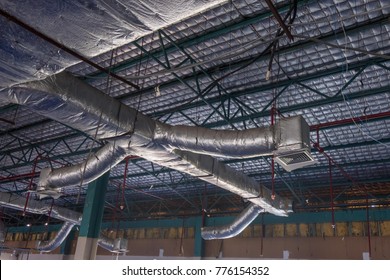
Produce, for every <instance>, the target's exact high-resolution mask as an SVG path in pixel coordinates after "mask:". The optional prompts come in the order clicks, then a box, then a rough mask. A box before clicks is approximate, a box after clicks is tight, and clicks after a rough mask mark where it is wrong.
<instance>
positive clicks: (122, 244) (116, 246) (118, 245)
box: [99, 235, 127, 254]
mask: <svg viewBox="0 0 390 280" xmlns="http://www.w3.org/2000/svg"><path fill="white" fill-rule="evenodd" d="M99 246H100V247H102V248H103V249H106V250H107V251H110V252H111V253H117V254H119V253H125V252H127V239H125V238H115V239H111V238H107V237H105V236H103V235H101V236H100V237H99Z"/></svg>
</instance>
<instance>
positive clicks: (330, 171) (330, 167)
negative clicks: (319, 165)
mask: <svg viewBox="0 0 390 280" xmlns="http://www.w3.org/2000/svg"><path fill="white" fill-rule="evenodd" d="M329 185H330V206H331V209H332V228H333V231H334V230H335V228H336V223H335V220H334V201H333V176H332V162H331V160H330V159H329ZM333 233H334V232H333Z"/></svg>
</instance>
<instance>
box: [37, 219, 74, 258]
mask: <svg viewBox="0 0 390 280" xmlns="http://www.w3.org/2000/svg"><path fill="white" fill-rule="evenodd" d="M73 226H74V224H73V223H70V222H65V223H64V224H63V225H62V227H61V228H60V230H59V231H58V232H57V234H56V236H55V237H54V238H53V239H52V240H49V241H38V242H37V245H36V248H37V250H39V251H41V252H51V251H53V250H55V249H56V248H58V247H59V246H60V245H61V244H62V242H64V240H65V239H66V237H68V235H69V233H70V232H71V231H72V228H73Z"/></svg>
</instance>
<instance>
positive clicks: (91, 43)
mask: <svg viewBox="0 0 390 280" xmlns="http://www.w3.org/2000/svg"><path fill="white" fill-rule="evenodd" d="M226 2H227V1H226V0H210V1H204V0H191V1H188V0H176V1H167V0H157V1H156V0H142V1H141V0H133V1H105V0H90V1H69V0H67V1H65V0H52V1H50V4H48V3H47V1H46V0H24V1H23V5H20V2H18V1H10V0H2V1H1V9H2V10H4V11H5V12H6V13H8V14H10V15H14V16H15V17H17V18H18V19H19V20H21V21H23V23H25V24H26V25H28V26H30V27H32V28H34V29H36V30H39V31H40V32H41V33H43V34H45V35H46V36H48V37H50V38H51V39H53V40H55V41H57V42H60V43H61V44H63V45H64V46H66V47H67V48H69V49H71V50H74V51H77V53H79V54H81V55H83V56H84V57H86V58H90V57H96V56H97V55H99V54H103V53H106V52H108V51H110V50H112V49H115V48H117V47H120V46H123V45H125V44H127V43H130V42H132V41H134V40H136V39H137V38H140V37H142V36H145V35H146V34H149V33H151V32H153V31H155V30H158V29H160V28H163V27H166V26H168V25H170V24H173V23H175V22H178V21H180V20H183V19H185V18H189V17H191V16H192V15H195V14H197V13H200V12H202V11H204V10H206V9H210V8H212V7H215V6H217V5H220V4H222V3H226ZM42 7H45V8H44V9H42ZM86 19H87V20H86ZM0 26H1V27H2V30H1V33H2V36H1V39H0V40H1V43H0V53H1V54H2V56H1V57H2V60H1V61H2V69H3V71H2V72H1V75H0V88H6V87H9V86H11V85H14V84H18V83H22V82H26V81H31V80H37V79H43V78H45V77H47V76H50V75H53V74H56V73H58V72H60V71H62V70H63V69H65V68H68V67H70V66H71V65H74V64H76V63H78V62H79V60H78V59H76V58H75V57H73V56H71V55H69V54H68V53H66V52H65V51H63V50H62V49H58V48H57V47H55V46H53V45H51V44H50V43H48V42H47V41H45V40H43V39H42V38H40V37H37V36H36V35H34V34H32V33H30V31H28V30H26V29H24V28H23V27H21V26H19V25H17V24H15V23H13V22H11V21H10V20H8V19H7V18H5V17H2V16H1V17H0Z"/></svg>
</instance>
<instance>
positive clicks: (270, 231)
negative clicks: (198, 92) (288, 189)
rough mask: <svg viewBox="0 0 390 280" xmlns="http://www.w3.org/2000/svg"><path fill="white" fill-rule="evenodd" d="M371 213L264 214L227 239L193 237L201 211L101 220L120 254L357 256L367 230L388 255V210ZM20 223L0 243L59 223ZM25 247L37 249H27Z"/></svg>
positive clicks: (23, 239)
mask: <svg viewBox="0 0 390 280" xmlns="http://www.w3.org/2000/svg"><path fill="white" fill-rule="evenodd" d="M370 213H371V220H370V223H369V227H368V223H367V222H365V221H364V218H365V214H366V213H365V211H360V212H359V211H348V212H345V211H344V212H338V213H336V214H337V215H336V217H337V218H338V219H339V220H341V219H344V220H347V221H346V222H341V221H338V222H337V223H336V225H335V227H332V225H331V223H329V222H328V221H329V217H328V214H329V213H315V214H307V213H306V214H294V215H291V216H290V217H289V218H288V221H289V222H290V223H281V221H286V219H283V218H278V217H275V216H272V215H268V216H265V217H264V220H263V221H262V219H257V220H255V222H254V223H252V224H251V225H250V226H249V227H248V228H246V229H245V230H244V231H243V232H242V233H241V234H240V235H239V236H237V237H235V238H232V239H226V240H212V241H202V240H201V239H199V238H196V237H199V234H200V226H201V224H202V223H201V222H202V219H201V218H202V217H193V218H185V219H179V218H177V219H169V220H168V219H167V220H147V221H129V222H123V223H121V225H122V226H123V227H124V228H122V229H119V230H114V229H112V228H113V225H112V224H105V225H103V227H104V228H105V230H103V233H104V234H105V235H107V236H108V237H110V238H118V237H123V238H126V239H128V250H129V251H128V252H127V253H126V256H123V257H121V258H139V257H145V258H156V257H159V255H160V256H161V255H162V256H163V257H170V258H183V257H184V258H194V257H195V258H199V255H198V253H199V252H200V250H199V248H200V247H201V245H202V243H203V248H204V250H203V252H202V257H203V258H219V257H221V256H222V257H223V258H282V257H283V251H288V252H289V257H290V258H292V259H362V254H363V252H368V251H369V249H368V240H369V238H368V233H369V232H370V238H371V256H372V259H390V210H380V211H375V212H374V211H371V212H370ZM267 217H268V219H269V220H267V219H266V218H267ZM233 218H234V217H216V218H209V219H208V220H207V221H206V225H211V226H213V225H221V224H227V223H229V221H231V220H232V219H233ZM359 220H360V221H359ZM313 221H316V222H313ZM321 221H322V222H321ZM324 221H325V222H324ZM114 228H116V227H114ZM22 229H23V228H12V229H8V232H7V235H6V242H5V244H4V245H5V246H6V247H12V248H15V247H16V248H35V246H36V242H37V240H48V239H51V238H53V237H54V236H55V234H56V231H57V230H58V229H59V225H56V226H55V225H53V226H49V227H45V228H44V232H42V227H40V228H39V227H37V228H36V229H35V228H29V229H26V228H25V227H24V230H25V231H24V232H23V231H22V232H20V230H22ZM77 233H78V232H77V231H76V232H75V234H74V239H73V240H71V241H70V242H71V246H70V251H69V252H68V255H70V257H66V258H72V257H71V255H72V254H74V252H75V248H76V244H77ZM4 253H5V252H4ZM8 253H9V252H8ZM29 253H31V254H37V253H39V252H37V251H36V250H30V252H29ZM61 253H64V250H63V248H62V249H61V248H57V249H56V250H54V251H53V252H52V253H51V254H52V255H53V258H57V256H58V255H60V254H61ZM45 255H46V256H47V257H48V255H50V254H44V255H43V256H45ZM98 255H100V258H112V257H113V256H114V255H113V254H111V253H110V252H108V251H105V250H104V249H102V248H99V249H98ZM50 256H51V255H50ZM33 257H34V256H33V255H31V256H30V258H33ZM48 258H49V257H48Z"/></svg>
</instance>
